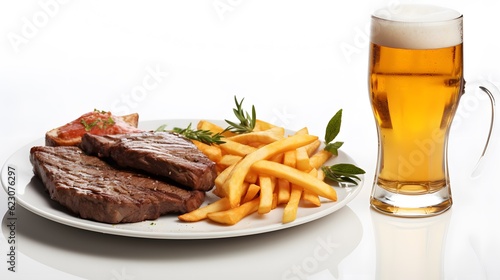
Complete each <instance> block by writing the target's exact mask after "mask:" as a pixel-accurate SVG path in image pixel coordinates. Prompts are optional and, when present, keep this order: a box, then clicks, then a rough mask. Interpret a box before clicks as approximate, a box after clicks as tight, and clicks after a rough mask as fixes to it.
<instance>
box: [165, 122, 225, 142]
mask: <svg viewBox="0 0 500 280" xmlns="http://www.w3.org/2000/svg"><path fill="white" fill-rule="evenodd" d="M166 127H167V125H165V124H164V125H161V126H160V127H158V128H157V129H156V130H155V131H169V130H167V129H166ZM171 131H172V132H175V133H178V134H180V135H183V136H184V137H186V138H188V139H191V140H196V141H200V142H202V143H205V144H207V145H212V144H223V143H225V142H224V140H222V138H223V137H224V136H222V135H221V134H220V133H213V132H212V131H210V130H203V129H196V130H195V129H193V128H191V123H190V124H189V125H188V126H187V127H186V128H180V127H174V128H173V129H172V130H171Z"/></svg>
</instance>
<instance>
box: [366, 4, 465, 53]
mask: <svg viewBox="0 0 500 280" xmlns="http://www.w3.org/2000/svg"><path fill="white" fill-rule="evenodd" d="M371 41H372V42H373V43H375V44H377V45H382V46H386V47H392V48H403V49H436V48H445V47H451V46H456V45H459V44H461V43H462V15H461V14H460V13H459V12H457V11H455V10H452V9H448V8H443V7H439V6H431V5H399V6H397V7H396V8H395V9H394V10H393V11H390V10H388V9H381V10H378V11H376V12H375V13H374V14H373V16H372V26H371Z"/></svg>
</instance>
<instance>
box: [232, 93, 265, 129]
mask: <svg viewBox="0 0 500 280" xmlns="http://www.w3.org/2000/svg"><path fill="white" fill-rule="evenodd" d="M244 99H245V98H243V99H241V101H240V102H238V99H237V98H236V96H235V97H234V102H235V104H236V108H233V113H234V115H235V116H236V118H237V119H238V121H239V123H237V122H233V121H229V120H226V122H227V123H228V124H229V126H228V127H227V128H226V129H225V130H224V131H232V132H234V133H238V134H241V133H248V132H252V131H253V129H254V128H255V123H256V121H257V117H256V115H257V114H256V112H255V106H253V105H252V115H250V114H249V113H248V112H246V111H244V110H243V108H242V104H243V100H244Z"/></svg>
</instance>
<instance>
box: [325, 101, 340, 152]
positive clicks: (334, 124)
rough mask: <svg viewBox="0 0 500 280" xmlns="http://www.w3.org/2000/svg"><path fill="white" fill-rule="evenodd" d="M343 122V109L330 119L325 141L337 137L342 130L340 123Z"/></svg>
mask: <svg viewBox="0 0 500 280" xmlns="http://www.w3.org/2000/svg"><path fill="white" fill-rule="evenodd" d="M341 124H342V109H340V110H338V111H337V113H336V114H335V115H334V116H333V117H332V118H331V119H330V121H329V122H328V125H327V126H326V131H325V143H326V144H328V143H330V142H332V141H333V139H335V137H337V135H338V134H339V132H340V125H341Z"/></svg>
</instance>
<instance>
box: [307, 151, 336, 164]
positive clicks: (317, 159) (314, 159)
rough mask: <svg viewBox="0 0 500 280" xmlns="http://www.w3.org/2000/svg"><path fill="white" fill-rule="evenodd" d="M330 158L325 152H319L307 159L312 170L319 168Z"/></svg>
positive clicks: (327, 152)
mask: <svg viewBox="0 0 500 280" xmlns="http://www.w3.org/2000/svg"><path fill="white" fill-rule="evenodd" d="M331 157H332V153H330V152H329V151H327V150H320V151H318V152H317V153H315V154H314V155H312V156H311V157H310V158H309V162H310V164H311V166H312V167H313V168H320V167H321V166H322V165H323V164H325V162H326V161H327V160H329V159H330V158H331Z"/></svg>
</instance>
